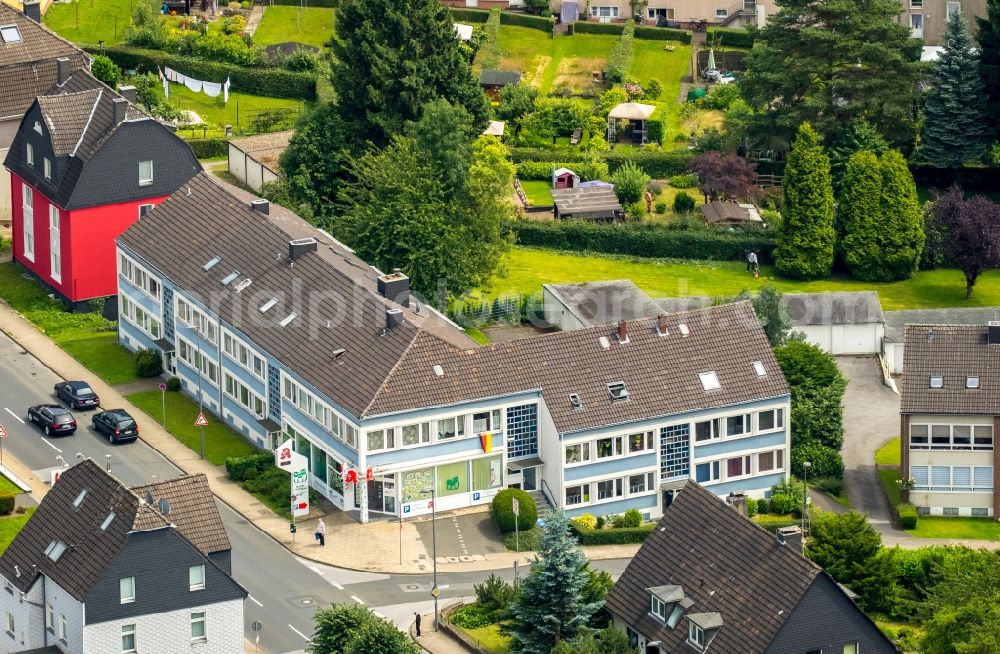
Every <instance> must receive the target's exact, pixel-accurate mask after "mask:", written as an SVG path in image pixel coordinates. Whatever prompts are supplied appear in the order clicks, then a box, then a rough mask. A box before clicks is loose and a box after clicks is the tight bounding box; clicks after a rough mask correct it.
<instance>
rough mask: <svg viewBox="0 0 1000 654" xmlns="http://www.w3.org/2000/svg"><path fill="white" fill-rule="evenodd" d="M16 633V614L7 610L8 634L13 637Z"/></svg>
mask: <svg viewBox="0 0 1000 654" xmlns="http://www.w3.org/2000/svg"><path fill="white" fill-rule="evenodd" d="M15 633H17V632H16V630H15V625H14V614H13V613H11V612H10V611H7V635H8V636H10V637H11V638H13V637H14V634H15Z"/></svg>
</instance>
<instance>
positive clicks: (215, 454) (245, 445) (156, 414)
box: [127, 391, 257, 466]
mask: <svg viewBox="0 0 1000 654" xmlns="http://www.w3.org/2000/svg"><path fill="white" fill-rule="evenodd" d="M160 395H161V394H160V391H144V392H142V393H133V394H131V395H129V396H127V398H128V401H129V402H131V403H132V404H134V405H136V406H137V407H139V408H140V409H142V410H143V411H145V412H146V414H148V415H149V417H150V418H152V419H154V420H156V421H157V422H160V421H162V420H163V408H162V406H161V404H160V402H161V399H160ZM166 402H167V431H169V432H170V433H171V434H172V435H173V437H174V438H176V439H177V440H179V441H180V442H181V443H183V444H184V445H186V446H187V447H189V448H191V450H193V451H194V452H198V451H199V448H200V443H201V439H200V436H199V433H198V428H197V427H195V426H194V421H195V418H197V417H198V405H197V404H196V403H195V402H194V401H192V400H191V398H189V397H188V396H187V395H184V394H183V393H167V394H166ZM205 415H206V417H208V426H207V427H205V458H206V459H208V460H209V461H211V462H212V463H213V464H215V465H217V466H221V465H222V464H224V463H225V462H226V458H228V457H231V456H245V455H247V454H253V453H255V452H257V448H255V447H254V446H253V445H251V444H250V443H249V442H247V441H246V440H245V439H244V438H243V437H242V436H240V435H238V434H236V433H235V432H234V431H232V430H231V429H229V427H227V426H226V425H224V424H222V423H220V422H219V421H218V419H217V418H216V417H215V416H213V415H211V414H209V413H207V412H206V414H205ZM139 429H140V434H141V430H142V424H141V423H140V424H139Z"/></svg>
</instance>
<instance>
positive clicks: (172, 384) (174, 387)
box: [167, 377, 181, 393]
mask: <svg viewBox="0 0 1000 654" xmlns="http://www.w3.org/2000/svg"><path fill="white" fill-rule="evenodd" d="M167 390H168V391H170V392H171V393H176V392H177V391H179V390H181V380H180V377H171V378H170V379H168V380H167Z"/></svg>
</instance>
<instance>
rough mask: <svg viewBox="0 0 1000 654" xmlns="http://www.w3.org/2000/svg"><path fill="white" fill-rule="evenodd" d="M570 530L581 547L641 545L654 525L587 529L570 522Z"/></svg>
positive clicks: (654, 527)
mask: <svg viewBox="0 0 1000 654" xmlns="http://www.w3.org/2000/svg"><path fill="white" fill-rule="evenodd" d="M569 524H570V529H572V530H573V533H574V535H576V539H577V540H578V541H579V542H580V544H581V545H630V544H633V543H642V542H643V541H645V540H646V537H647V536H649V535H650V534H651V533H653V530H654V529H656V523H655V522H651V523H649V524H646V525H640V526H638V527H625V528H621V529H614V528H611V529H587V528H585V527H581V526H580V525H578V524H576V523H575V522H573V521H570V523H569Z"/></svg>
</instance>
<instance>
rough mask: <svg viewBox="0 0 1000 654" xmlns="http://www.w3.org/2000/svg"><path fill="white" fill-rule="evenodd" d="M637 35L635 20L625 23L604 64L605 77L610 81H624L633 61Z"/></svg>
mask: <svg viewBox="0 0 1000 654" xmlns="http://www.w3.org/2000/svg"><path fill="white" fill-rule="evenodd" d="M633 36H635V21H631V20H630V21H628V22H627V23H625V28H624V29H623V30H622V35H621V37H620V38H619V39H618V40H617V41H615V44H614V46H613V47H612V48H611V54H609V55H608V60H607V62H606V63H605V64H604V77H605V79H607V80H608V81H610V82H618V83H620V82H624V81H625V77H626V75H628V67H629V65H630V64H631V63H632V37H633Z"/></svg>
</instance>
